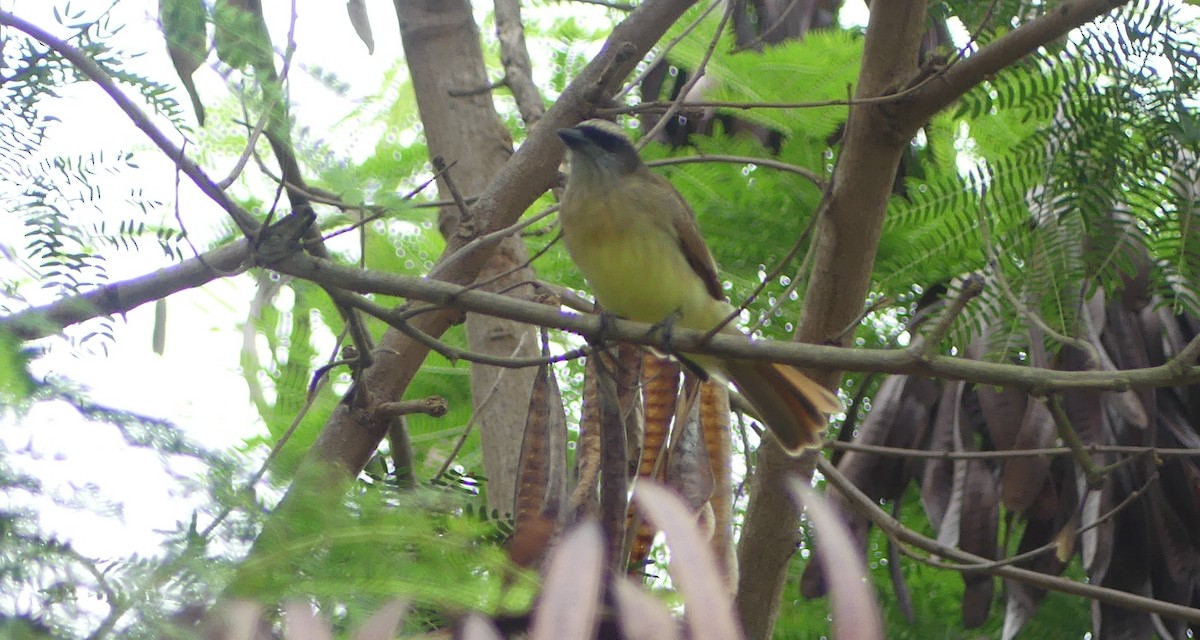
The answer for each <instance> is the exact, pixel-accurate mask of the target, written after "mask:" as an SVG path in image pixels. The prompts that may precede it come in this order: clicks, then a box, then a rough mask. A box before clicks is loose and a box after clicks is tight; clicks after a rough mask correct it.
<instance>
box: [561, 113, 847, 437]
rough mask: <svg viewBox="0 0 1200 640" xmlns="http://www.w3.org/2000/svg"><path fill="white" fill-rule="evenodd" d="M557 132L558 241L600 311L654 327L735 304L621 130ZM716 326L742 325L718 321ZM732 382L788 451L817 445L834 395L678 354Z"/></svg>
mask: <svg viewBox="0 0 1200 640" xmlns="http://www.w3.org/2000/svg"><path fill="white" fill-rule="evenodd" d="M558 137H559V138H561V139H562V141H563V143H564V144H566V145H567V149H568V151H569V152H570V170H569V173H568V176H567V188H566V192H565V193H564V195H563V199H562V207H561V210H560V212H559V222H560V224H561V225H562V233H563V243H564V244H565V245H566V247H567V251H568V253H570V254H571V258H572V260H574V261H575V264H576V265H577V266H578V267H579V270H580V271H581V272H582V273H583V277H584V278H585V279H587V281H588V284H589V285H591V288H592V293H593V294H595V296H596V300H597V301H598V302H599V303H600V305H601V306H602V307H604V309H605V310H606V311H608V312H609V313H613V314H616V315H618V316H621V317H624V318H628V319H630V320H636V321H639V322H646V323H650V324H656V325H665V326H679V327H684V328H687V329H696V330H699V331H708V330H710V329H712V328H714V327H716V326H718V325H720V324H722V323H724V322H725V321H726V319H727V318H729V317H730V315H731V314H733V312H734V308H733V306H732V305H730V304H729V303H728V302H727V301H726V300H725V294H724V292H723V291H722V288H721V282H720V280H719V279H718V278H717V267H716V264H715V263H714V262H713V257H712V254H711V253H710V252H709V250H708V246H707V245H705V244H704V239H703V238H701V237H700V229H699V228H698V227H697V225H696V216H695V214H694V213H692V210H691V208H690V207H689V206H688V204H687V202H686V201H684V199H683V196H681V195H679V192H678V191H676V190H675V188H674V187H673V186H671V183H669V182H667V181H666V180H665V179H663V178H661V177H659V176H658V175H657V174H655V173H653V172H651V171H650V169H649V168H648V167H647V166H646V165H645V164H644V163H643V162H642V160H641V158H639V157H638V154H637V150H636V149H635V148H634V146H633V143H632V142H631V141H630V139H629V137H628V136H627V135H625V132H624V131H622V130H621V128H620V127H618V126H617V125H615V124H613V123H611V122H607V121H604V120H588V121H586V122H584V123H582V124H580V125H578V126H576V127H573V128H570V129H560V130H559V131H558ZM720 330H721V332H722V333H735V334H739V335H741V332H740V331H739V330H738V329H737V328H736V327H734V326H732V325H730V324H726V325H725V326H722V327H721V329H720ZM681 355H682V357H683V358H684V359H685V360H687V361H689V362H691V363H693V364H695V365H696V366H699V367H700V368H701V369H703V370H704V371H705V372H707V373H710V374H715V375H717V376H719V377H722V378H725V379H728V380H730V381H731V382H733V384H735V385H736V386H737V388H738V389H739V390H740V391H741V392H742V395H744V396H745V397H746V399H747V400H749V401H750V404H751V405H752V406H753V407H754V409H755V410H756V411H757V412H758V415H759V417H760V418H762V420H763V422H765V423H766V425H767V428H768V429H769V430H770V431H771V433H772V434H773V435H774V436H775V439H776V440H778V441H779V444H781V445H782V446H783V448H784V449H785V450H787V451H788V452H789V453H792V454H796V453H799V452H800V451H802V450H803V449H805V448H811V447H819V446H820V444H821V435H822V434H823V433H824V431H825V428H826V414H828V413H833V412H835V411H840V410H841V402H839V401H838V399H837V396H835V395H833V394H832V393H830V392H829V391H828V390H827V389H825V388H824V387H822V386H821V385H819V384H817V383H815V382H813V381H812V380H810V379H809V378H808V377H807V376H805V375H804V374H802V373H800V371H798V370H797V369H796V368H795V367H793V366H791V365H787V364H778V363H773V362H764V361H753V360H739V359H733V358H724V357H716V356H709V355H703V354H698V353H685V354H681Z"/></svg>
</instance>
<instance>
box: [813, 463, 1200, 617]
mask: <svg viewBox="0 0 1200 640" xmlns="http://www.w3.org/2000/svg"><path fill="white" fill-rule="evenodd" d="M817 469H818V470H819V471H820V472H821V474H822V475H824V476H825V478H826V479H827V480H828V481H829V482H830V484H832V485H834V486H835V487H837V490H838V491H839V492H841V494H842V495H843V496H845V497H846V498H847V500H849V502H850V504H851V506H852V507H853V508H854V509H855V510H856V511H858V512H859V513H861V514H862V515H864V516H865V517H866V518H867V519H869V520H870V521H871V522H873V523H874V524H875V525H876V526H878V527H879V528H880V529H882V530H883V531H884V533H885V534H887V535H889V536H894V537H895V538H896V539H897V540H899V541H900V542H904V543H907V544H910V545H912V546H915V547H917V548H919V549H922V550H924V551H927V552H929V553H934V554H937V555H939V556H942V557H945V558H950V559H953V560H956V561H958V562H962V563H968V564H971V565H973V566H985V565H988V564H989V563H991V562H993V561H992V560H990V559H988V558H984V557H981V556H978V555H975V554H973V553H968V552H966V551H962V550H961V549H956V548H954V547H950V546H947V545H944V544H941V543H939V542H938V541H936V540H933V539H930V538H927V537H925V536H923V535H921V534H919V533H917V532H916V531H913V530H912V529H910V528H908V527H906V526H904V524H903V523H901V522H900V521H898V520H896V519H895V518H892V517H891V516H890V515H888V514H887V512H885V511H884V510H883V509H881V508H880V507H879V505H877V504H875V502H874V501H873V500H871V498H869V497H867V495H866V494H864V493H863V492H862V491H861V490H859V488H858V487H856V486H854V483H853V482H850V480H849V479H848V478H846V476H845V475H843V474H842V472H841V471H839V470H838V469H837V467H834V466H833V465H832V464H830V463H829V461H828V460H826V459H824V458H823V457H820V456H818V457H817ZM982 572H983V573H987V574H990V575H995V576H1000V577H1002V578H1007V579H1009V580H1015V581H1017V582H1021V583H1023V584H1027V585H1030V586H1033V587H1037V588H1039V589H1046V590H1049V591H1058V592H1062V593H1068V594H1071V595H1076V596H1081V597H1084V598H1088V599H1090V600H1096V601H1099V602H1104V603H1107V604H1113V605H1117V606H1120V607H1124V608H1127V609H1132V610H1135V611H1144V612H1147V613H1157V614H1160V615H1165V616H1170V617H1173V618H1180V619H1183V620H1188V621H1190V622H1192V623H1198V622H1200V609H1196V608H1193V607H1185V606H1181V605H1177V604H1174V603H1171V602H1164V601H1161V600H1155V599H1153V598H1147V597H1145V596H1140V595H1136V594H1133V593H1129V592H1127V591H1119V590H1117V589H1110V588H1106V587H1100V586H1096V585H1092V584H1085V583H1081V582H1076V581H1074V580H1070V579H1067V578H1062V577H1059V576H1052V575H1049V574H1045V573H1040V572H1037V571H1031V570H1028V569H1021V568H1018V567H1010V566H996V567H991V568H988V569H983V570H982Z"/></svg>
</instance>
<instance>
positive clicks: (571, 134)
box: [558, 129, 588, 149]
mask: <svg viewBox="0 0 1200 640" xmlns="http://www.w3.org/2000/svg"><path fill="white" fill-rule="evenodd" d="M558 138H559V139H560V140H562V141H563V144H565V145H567V148H568V149H578V148H580V147H583V146H584V145H586V144H587V141H588V139H587V136H585V135H583V132H582V131H580V130H579V129H559V130H558Z"/></svg>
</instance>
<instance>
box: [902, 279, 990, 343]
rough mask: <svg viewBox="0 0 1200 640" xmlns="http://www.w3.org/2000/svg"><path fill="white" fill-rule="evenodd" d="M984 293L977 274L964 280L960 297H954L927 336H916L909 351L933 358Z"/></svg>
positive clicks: (981, 282) (960, 288)
mask: <svg viewBox="0 0 1200 640" xmlns="http://www.w3.org/2000/svg"><path fill="white" fill-rule="evenodd" d="M982 292H983V278H980V277H979V274H977V273H972V274H970V275H968V276H967V277H966V279H965V280H963V282H962V286H960V287H959V289H958V295H956V296H954V298H952V299H951V300H950V304H948V305H946V308H945V309H944V310H943V311H942V315H941V316H940V317H939V318H938V319H937V322H936V323H934V325H933V328H931V329H930V330H929V333H927V334H924V335H921V334H918V335H916V336H914V337H913V340H912V342H910V343H909V345H908V350H910V351H912V352H913V353H915V354H917V355H918V357H920V358H922V359H929V358H930V357H932V356H933V354H934V352H935V351H936V350H937V347H938V345H939V344H940V343H941V342H942V339H943V338H945V337H946V334H947V333H949V332H950V327H951V326H953V325H954V321H955V320H957V319H958V317H959V316H960V315H962V312H963V310H964V309H966V308H967V303H968V302H970V301H971V300H972V299H973V298H975V296H978V295H979V294H980V293H982Z"/></svg>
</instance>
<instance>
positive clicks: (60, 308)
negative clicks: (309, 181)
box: [0, 238, 253, 340]
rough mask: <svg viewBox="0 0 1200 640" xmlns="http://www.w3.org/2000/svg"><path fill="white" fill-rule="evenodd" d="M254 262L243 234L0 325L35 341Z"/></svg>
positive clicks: (5, 319) (3, 320) (236, 271)
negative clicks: (196, 254)
mask: <svg viewBox="0 0 1200 640" xmlns="http://www.w3.org/2000/svg"><path fill="white" fill-rule="evenodd" d="M252 265H253V260H252V259H251V252H250V242H249V241H248V240H246V239H245V238H243V239H240V240H238V241H236V242H231V243H230V244H227V245H225V246H223V247H220V248H218V249H214V250H212V251H209V252H207V253H203V254H200V255H198V256H196V257H195V258H189V259H187V260H184V261H183V262H180V263H179V264H174V265H171V266H169V267H166V268H164V269H160V270H158V271H155V272H153V273H148V274H146V275H143V276H138V277H137V278H132V279H130V280H123V281H121V282H112V283H109V284H106V285H104V286H102V287H97V288H96V289H94V290H92V291H88V292H87V293H84V294H80V295H77V296H70V297H66V298H62V299H59V300H56V301H54V302H52V303H50V304H47V305H43V306H40V307H32V308H29V309H24V310H22V311H18V312H16V313H14V314H12V315H9V316H5V317H0V328H3V329H4V330H6V331H9V332H11V333H12V334H13V335H15V336H17V337H18V338H20V339H22V340H36V339H38V338H44V337H46V336H50V335H54V334H56V333H58V332H59V331H62V330H63V328H65V327H68V326H71V325H73V324H76V323H79V322H84V321H86V320H91V319H93V318H98V317H101V316H110V315H113V314H114V313H126V312H129V311H132V310H133V309H136V308H137V307H140V306H141V305H143V304H146V303H147V302H153V301H155V300H158V299H161V298H165V297H167V296H169V295H171V294H173V293H178V292H180V291H183V290H184V289H191V288H193V287H198V286H200V285H203V284H206V283H208V282H211V281H212V280H216V279H217V278H220V277H224V276H229V275H236V274H239V273H242V272H244V271H246V270H247V269H249V268H250V267H251V266H252Z"/></svg>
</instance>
